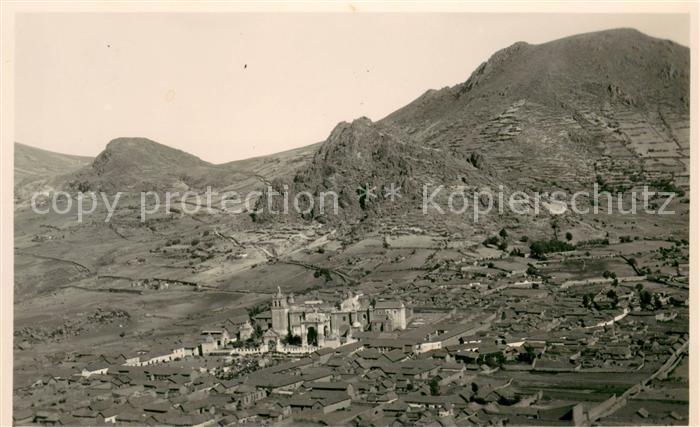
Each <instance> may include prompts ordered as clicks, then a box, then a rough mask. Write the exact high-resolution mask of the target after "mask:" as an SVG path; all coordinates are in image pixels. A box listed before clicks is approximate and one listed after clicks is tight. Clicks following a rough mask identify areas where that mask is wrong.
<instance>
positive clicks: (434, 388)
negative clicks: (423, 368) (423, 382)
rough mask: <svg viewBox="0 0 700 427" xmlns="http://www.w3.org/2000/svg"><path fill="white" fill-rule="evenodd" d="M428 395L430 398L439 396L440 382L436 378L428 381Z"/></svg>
mask: <svg viewBox="0 0 700 427" xmlns="http://www.w3.org/2000/svg"><path fill="white" fill-rule="evenodd" d="M429 385H430V394H431V395H432V396H437V395H439V394H440V382H439V381H438V379H437V377H434V378H433V379H432V380H430V384H429Z"/></svg>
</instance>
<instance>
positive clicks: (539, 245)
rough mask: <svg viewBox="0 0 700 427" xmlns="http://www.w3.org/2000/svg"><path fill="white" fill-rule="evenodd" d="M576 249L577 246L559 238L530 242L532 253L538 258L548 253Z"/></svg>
mask: <svg viewBox="0 0 700 427" xmlns="http://www.w3.org/2000/svg"><path fill="white" fill-rule="evenodd" d="M574 249H576V247H575V246H573V245H571V244H569V243H567V242H562V241H561V240H557V239H551V240H537V241H535V242H532V244H530V255H531V256H532V257H533V258H536V259H543V258H545V255H546V254H548V253H552V252H565V251H572V250H574Z"/></svg>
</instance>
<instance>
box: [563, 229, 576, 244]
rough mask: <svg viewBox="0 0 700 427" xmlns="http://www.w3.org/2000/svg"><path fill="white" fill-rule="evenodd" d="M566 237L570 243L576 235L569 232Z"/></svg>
mask: <svg viewBox="0 0 700 427" xmlns="http://www.w3.org/2000/svg"><path fill="white" fill-rule="evenodd" d="M564 237H566V240H568V241H569V242H570V241H571V240H572V239H573V238H574V235H573V234H571V232H569V231H567V232H566V235H565V236H564Z"/></svg>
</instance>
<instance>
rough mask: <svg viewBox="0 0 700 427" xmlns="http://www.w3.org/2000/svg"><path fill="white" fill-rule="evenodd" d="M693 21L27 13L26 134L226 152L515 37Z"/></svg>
mask: <svg viewBox="0 0 700 427" xmlns="http://www.w3.org/2000/svg"><path fill="white" fill-rule="evenodd" d="M689 25H690V24H689V19H688V17H687V16H683V15H629V14H627V15H623V14H615V15H613V14H610V15H581V14H570V15H569V14H566V15H534V14H513V15H502V14H501V15H496V14H364V13H354V14H353V13H347V14H332V15H330V14H277V15H265V14H179V15H178V14H87V13H81V14H68V13H62V14H23V15H18V16H17V21H16V51H15V52H16V69H15V70H16V80H15V81H16V88H15V102H16V112H15V117H16V129H15V130H16V137H15V140H16V141H18V142H22V143H25V144H29V145H33V146H36V147H40V148H45V149H48V150H52V151H58V152H63V153H69V154H81V155H90V156H95V155H97V154H98V153H99V152H100V151H101V150H102V149H103V148H104V146H105V145H106V144H107V142H109V141H110V140H111V139H113V138H117V137H120V136H143V137H148V138H151V139H154V140H156V141H158V142H161V143H163V144H166V145H169V146H172V147H176V148H180V149H182V150H185V151H188V152H190V153H192V154H195V155H197V156H199V157H201V158H202V159H204V160H207V161H210V162H214V163H223V162H226V161H231V160H236V159H242V158H247V157H253V156H258V155H263V154H270V153H274V152H278V151H283V150H286V149H291V148H294V147H300V146H303V145H307V144H312V143H315V142H318V141H322V140H324V139H325V138H326V137H327V136H328V134H329V133H330V131H331V130H332V129H333V127H334V126H335V125H336V124H337V123H338V122H340V121H343V120H346V121H350V120H353V119H354V118H357V117H360V116H367V117H369V118H371V119H372V120H378V119H381V118H382V117H384V116H386V115H388V114H389V113H391V112H392V111H394V110H396V109H398V108H400V107H401V106H403V105H405V104H407V103H408V102H410V101H411V100H413V99H415V98H416V97H418V96H419V95H420V94H422V93H423V92H425V91H426V90H427V89H430V88H441V87H444V86H451V85H454V84H457V83H460V82H462V81H464V80H466V79H467V78H468V77H469V75H470V73H471V72H472V70H473V69H474V68H476V67H477V66H478V65H479V64H480V63H481V62H483V61H485V60H486V59H488V57H489V56H490V55H491V54H492V53H494V52H495V51H496V50H498V49H501V48H504V47H506V46H509V45H510V44H512V43H514V42H516V41H521V40H522V41H526V42H529V43H542V42H546V41H549V40H554V39H557V38H560V37H565V36H568V35H573V34H578V33H583V32H590V31H597V30H603V29H609V28H617V27H633V28H637V29H638V30H640V31H642V32H644V33H647V34H649V35H652V36H656V37H661V38H666V39H671V40H674V41H676V42H678V43H681V44H683V45H686V46H688V45H689V37H690V35H689V31H690V29H689Z"/></svg>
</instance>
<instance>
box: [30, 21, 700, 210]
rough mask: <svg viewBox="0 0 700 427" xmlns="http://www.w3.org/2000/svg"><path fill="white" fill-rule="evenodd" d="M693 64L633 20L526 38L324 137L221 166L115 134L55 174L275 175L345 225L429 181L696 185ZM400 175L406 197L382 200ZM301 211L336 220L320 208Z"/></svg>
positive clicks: (263, 179) (127, 181)
mask: <svg viewBox="0 0 700 427" xmlns="http://www.w3.org/2000/svg"><path fill="white" fill-rule="evenodd" d="M689 70H690V52H689V49H688V48H686V47H684V46H680V45H678V44H676V43H673V42H671V41H667V40H660V39H656V38H653V37H649V36H647V35H644V34H642V33H640V32H638V31H636V30H631V29H616V30H609V31H602V32H596V33H589V34H582V35H577V36H572V37H567V38H563V39H560V40H555V41H552V42H548V43H543V44H539V45H531V44H528V43H525V42H518V43H515V44H513V45H512V46H510V47H507V48H505V49H502V50H500V51H498V52H496V53H495V54H494V55H493V56H492V57H491V58H489V60H488V61H486V62H484V63H483V64H481V65H480V66H479V67H478V68H477V69H476V70H475V71H474V72H473V73H472V74H471V76H470V77H469V78H468V79H467V80H466V81H464V82H463V83H459V84H457V85H455V86H452V87H446V88H443V89H440V90H429V91H427V92H426V93H424V94H423V95H422V96H420V97H419V98H418V99H416V100H415V101H413V102H411V103H410V104H408V105H406V106H405V107H403V108H401V109H399V110H397V111H396V112H394V113H392V114H390V115H389V116H387V117H385V118H384V119H382V120H379V121H377V122H372V121H371V120H369V119H368V118H360V119H357V120H354V121H352V122H343V123H340V124H338V125H337V126H336V128H335V129H334V130H333V131H332V132H331V133H330V135H329V136H328V138H327V139H326V140H325V141H324V142H323V143H321V144H315V145H311V146H307V147H302V148H299V149H296V150H291V151H288V152H285V153H278V154H275V155H270V156H264V157H258V158H254V159H247V160H242V161H236V162H230V163H225V164H220V165H214V164H211V163H208V162H205V161H203V160H201V159H199V158H197V157H195V156H192V155H190V154H188V153H185V152H183V151H180V150H176V149H173V148H170V147H168V146H166V145H163V144H159V143H157V142H154V141H151V140H149V139H146V138H118V139H115V140H113V141H111V142H110V143H109V144H108V145H107V147H106V148H105V150H104V151H103V152H102V153H101V154H100V155H99V156H97V157H96V158H95V159H94V161H93V162H92V163H91V164H85V163H86V160H83V161H82V163H81V162H78V161H76V162H74V163H73V165H75V166H76V167H77V166H82V168H80V169H79V170H77V171H76V170H75V169H76V168H73V167H68V166H63V165H62V164H60V163H57V166H56V169H55V170H65V172H66V173H65V174H64V175H61V177H60V178H61V179H62V181H60V179H58V178H56V179H54V181H52V184H54V186H55V187H57V188H58V187H67V188H69V189H71V190H100V191H108V192H114V191H146V190H158V191H165V190H175V191H184V190H194V191H203V190H205V189H206V187H207V186H211V187H212V188H215V189H218V190H231V189H235V190H239V191H240V190H250V189H253V188H260V187H262V184H263V183H266V184H272V185H273V187H274V188H275V189H276V190H277V191H282V190H283V189H284V188H289V189H290V191H291V192H292V193H299V192H302V191H308V192H310V193H312V194H313V195H314V196H316V197H318V196H319V195H320V194H321V193H323V192H327V191H331V190H332V191H335V192H336V193H337V194H338V195H339V206H340V212H339V214H338V215H334V216H333V217H334V218H335V219H331V220H334V221H339V222H348V221H349V222H357V221H364V220H367V219H368V218H380V217H387V218H389V217H393V216H396V215H399V216H404V217H405V216H406V215H407V214H409V213H412V212H415V211H416V209H420V199H421V198H422V192H423V191H424V185H428V186H429V187H431V188H434V187H436V186H438V185H444V186H445V187H446V188H449V189H453V190H454V189H461V190H474V189H478V188H483V187H488V188H491V189H498V188H499V187H502V188H503V191H504V192H505V193H506V195H507V194H510V193H512V192H515V191H529V192H533V191H554V190H567V191H576V190H579V189H590V188H591V186H592V184H593V183H594V182H598V183H599V184H600V185H602V186H604V187H605V188H608V189H615V190H624V189H629V188H631V187H633V186H635V185H639V184H642V183H654V182H656V183H658V182H664V183H666V182H671V181H673V183H674V185H677V186H679V187H687V185H688V177H689V161H688V159H689V104H688V94H689V84H690V71H689ZM25 169H27V168H26V167H25ZM37 174H38V173H37ZM392 185H393V186H395V187H397V188H398V187H400V189H401V197H400V200H398V201H397V200H387V194H388V190H390V189H391V188H392ZM363 193H368V194H366V195H363ZM439 197H441V199H440V200H439V201H440V202H441V203H442V204H443V205H444V203H446V199H445V197H446V196H444V195H440V196H439ZM265 199H266V198H265V197H263V198H262V199H261V201H260V202H259V207H262V203H263V202H264V200H265ZM275 203H279V200H277V201H276V202H275ZM258 217H259V218H260V220H261V221H262V220H266V219H268V217H269V215H266V214H265V213H264V212H263V213H262V214H260V215H258ZM256 219H257V218H256ZM297 219H299V218H296V219H294V218H285V219H281V218H280V219H279V220H284V221H288V220H293V221H294V220H297ZM303 219H306V220H309V219H315V220H318V221H320V222H325V221H328V220H329V219H330V218H328V215H327V214H326V215H324V214H323V213H322V212H320V210H319V209H318V206H317V207H316V208H315V209H313V210H311V211H310V212H309V213H307V214H305V215H303Z"/></svg>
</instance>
